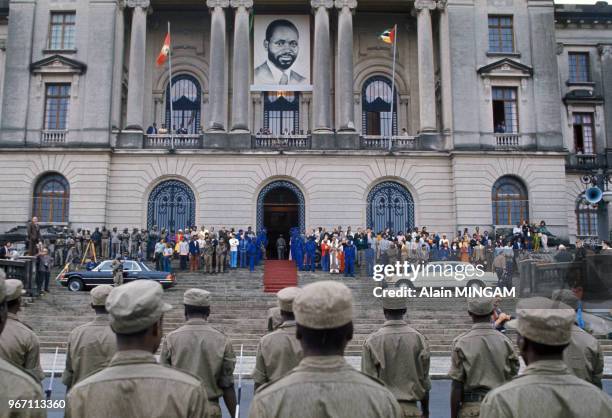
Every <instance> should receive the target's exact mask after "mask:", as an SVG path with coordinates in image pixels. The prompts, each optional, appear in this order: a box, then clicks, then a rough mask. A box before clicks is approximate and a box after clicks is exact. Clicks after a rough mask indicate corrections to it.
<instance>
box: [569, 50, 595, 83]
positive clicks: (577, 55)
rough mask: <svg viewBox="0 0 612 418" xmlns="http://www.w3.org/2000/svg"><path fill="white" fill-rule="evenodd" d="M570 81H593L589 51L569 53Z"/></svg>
mask: <svg viewBox="0 0 612 418" xmlns="http://www.w3.org/2000/svg"><path fill="white" fill-rule="evenodd" d="M569 81H570V83H587V82H589V81H591V74H590V70H589V53H588V52H570V53H569Z"/></svg>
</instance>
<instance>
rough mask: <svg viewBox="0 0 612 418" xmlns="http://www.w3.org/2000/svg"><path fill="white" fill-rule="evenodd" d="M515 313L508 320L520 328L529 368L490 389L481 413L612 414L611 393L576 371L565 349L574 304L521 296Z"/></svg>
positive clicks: (541, 416) (522, 416) (567, 417)
mask: <svg viewBox="0 0 612 418" xmlns="http://www.w3.org/2000/svg"><path fill="white" fill-rule="evenodd" d="M516 316H517V319H515V320H512V321H510V322H508V324H507V326H508V327H509V328H516V330H517V332H518V337H517V345H518V347H519V350H520V352H521V356H522V357H523V360H525V364H527V368H526V369H525V370H524V372H523V373H522V374H521V375H520V376H519V377H517V378H515V379H514V380H512V381H511V382H509V383H506V384H505V385H502V386H500V387H498V388H497V389H493V390H492V391H491V392H489V393H488V394H487V396H486V397H485V399H484V401H483V402H482V405H481V406H480V416H481V417H482V418H531V417H536V418H574V417H589V418H606V417H611V416H612V399H611V398H610V396H609V395H607V394H605V393H604V392H602V391H601V390H600V389H598V388H597V387H595V386H593V385H592V384H590V383H587V382H585V381H584V380H582V379H580V378H578V377H576V376H574V375H573V374H572V372H571V371H570V370H569V368H568V367H567V365H566V364H565V363H564V362H563V351H564V350H565V349H566V347H567V346H568V345H569V344H570V342H571V340H572V325H573V324H574V320H575V317H576V314H575V312H574V310H573V309H572V308H571V307H569V306H567V305H565V304H563V303H561V302H557V301H555V302H553V301H551V300H550V299H546V298H542V297H536V298H530V299H524V300H522V301H520V302H519V303H518V305H517V308H516Z"/></svg>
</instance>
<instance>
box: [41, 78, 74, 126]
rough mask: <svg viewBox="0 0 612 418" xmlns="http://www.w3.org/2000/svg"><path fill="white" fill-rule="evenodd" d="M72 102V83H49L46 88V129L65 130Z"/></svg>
mask: <svg viewBox="0 0 612 418" xmlns="http://www.w3.org/2000/svg"><path fill="white" fill-rule="evenodd" d="M69 104H70V84H47V85H46V88H45V129H50V130H54V129H57V130H65V129H66V127H67V125H66V121H67V119H68V107H69Z"/></svg>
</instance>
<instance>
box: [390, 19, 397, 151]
mask: <svg viewBox="0 0 612 418" xmlns="http://www.w3.org/2000/svg"><path fill="white" fill-rule="evenodd" d="M396 46H397V24H395V25H394V26H393V67H392V70H391V135H390V137H389V152H391V149H392V146H393V106H394V104H395V49H396Z"/></svg>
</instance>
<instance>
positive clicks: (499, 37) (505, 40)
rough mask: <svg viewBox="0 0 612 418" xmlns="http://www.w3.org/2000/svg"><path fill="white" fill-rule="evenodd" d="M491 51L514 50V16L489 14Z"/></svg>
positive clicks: (509, 51)
mask: <svg viewBox="0 0 612 418" xmlns="http://www.w3.org/2000/svg"><path fill="white" fill-rule="evenodd" d="M489 52H508V53H512V52H514V24H513V18H512V16H489Z"/></svg>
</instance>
